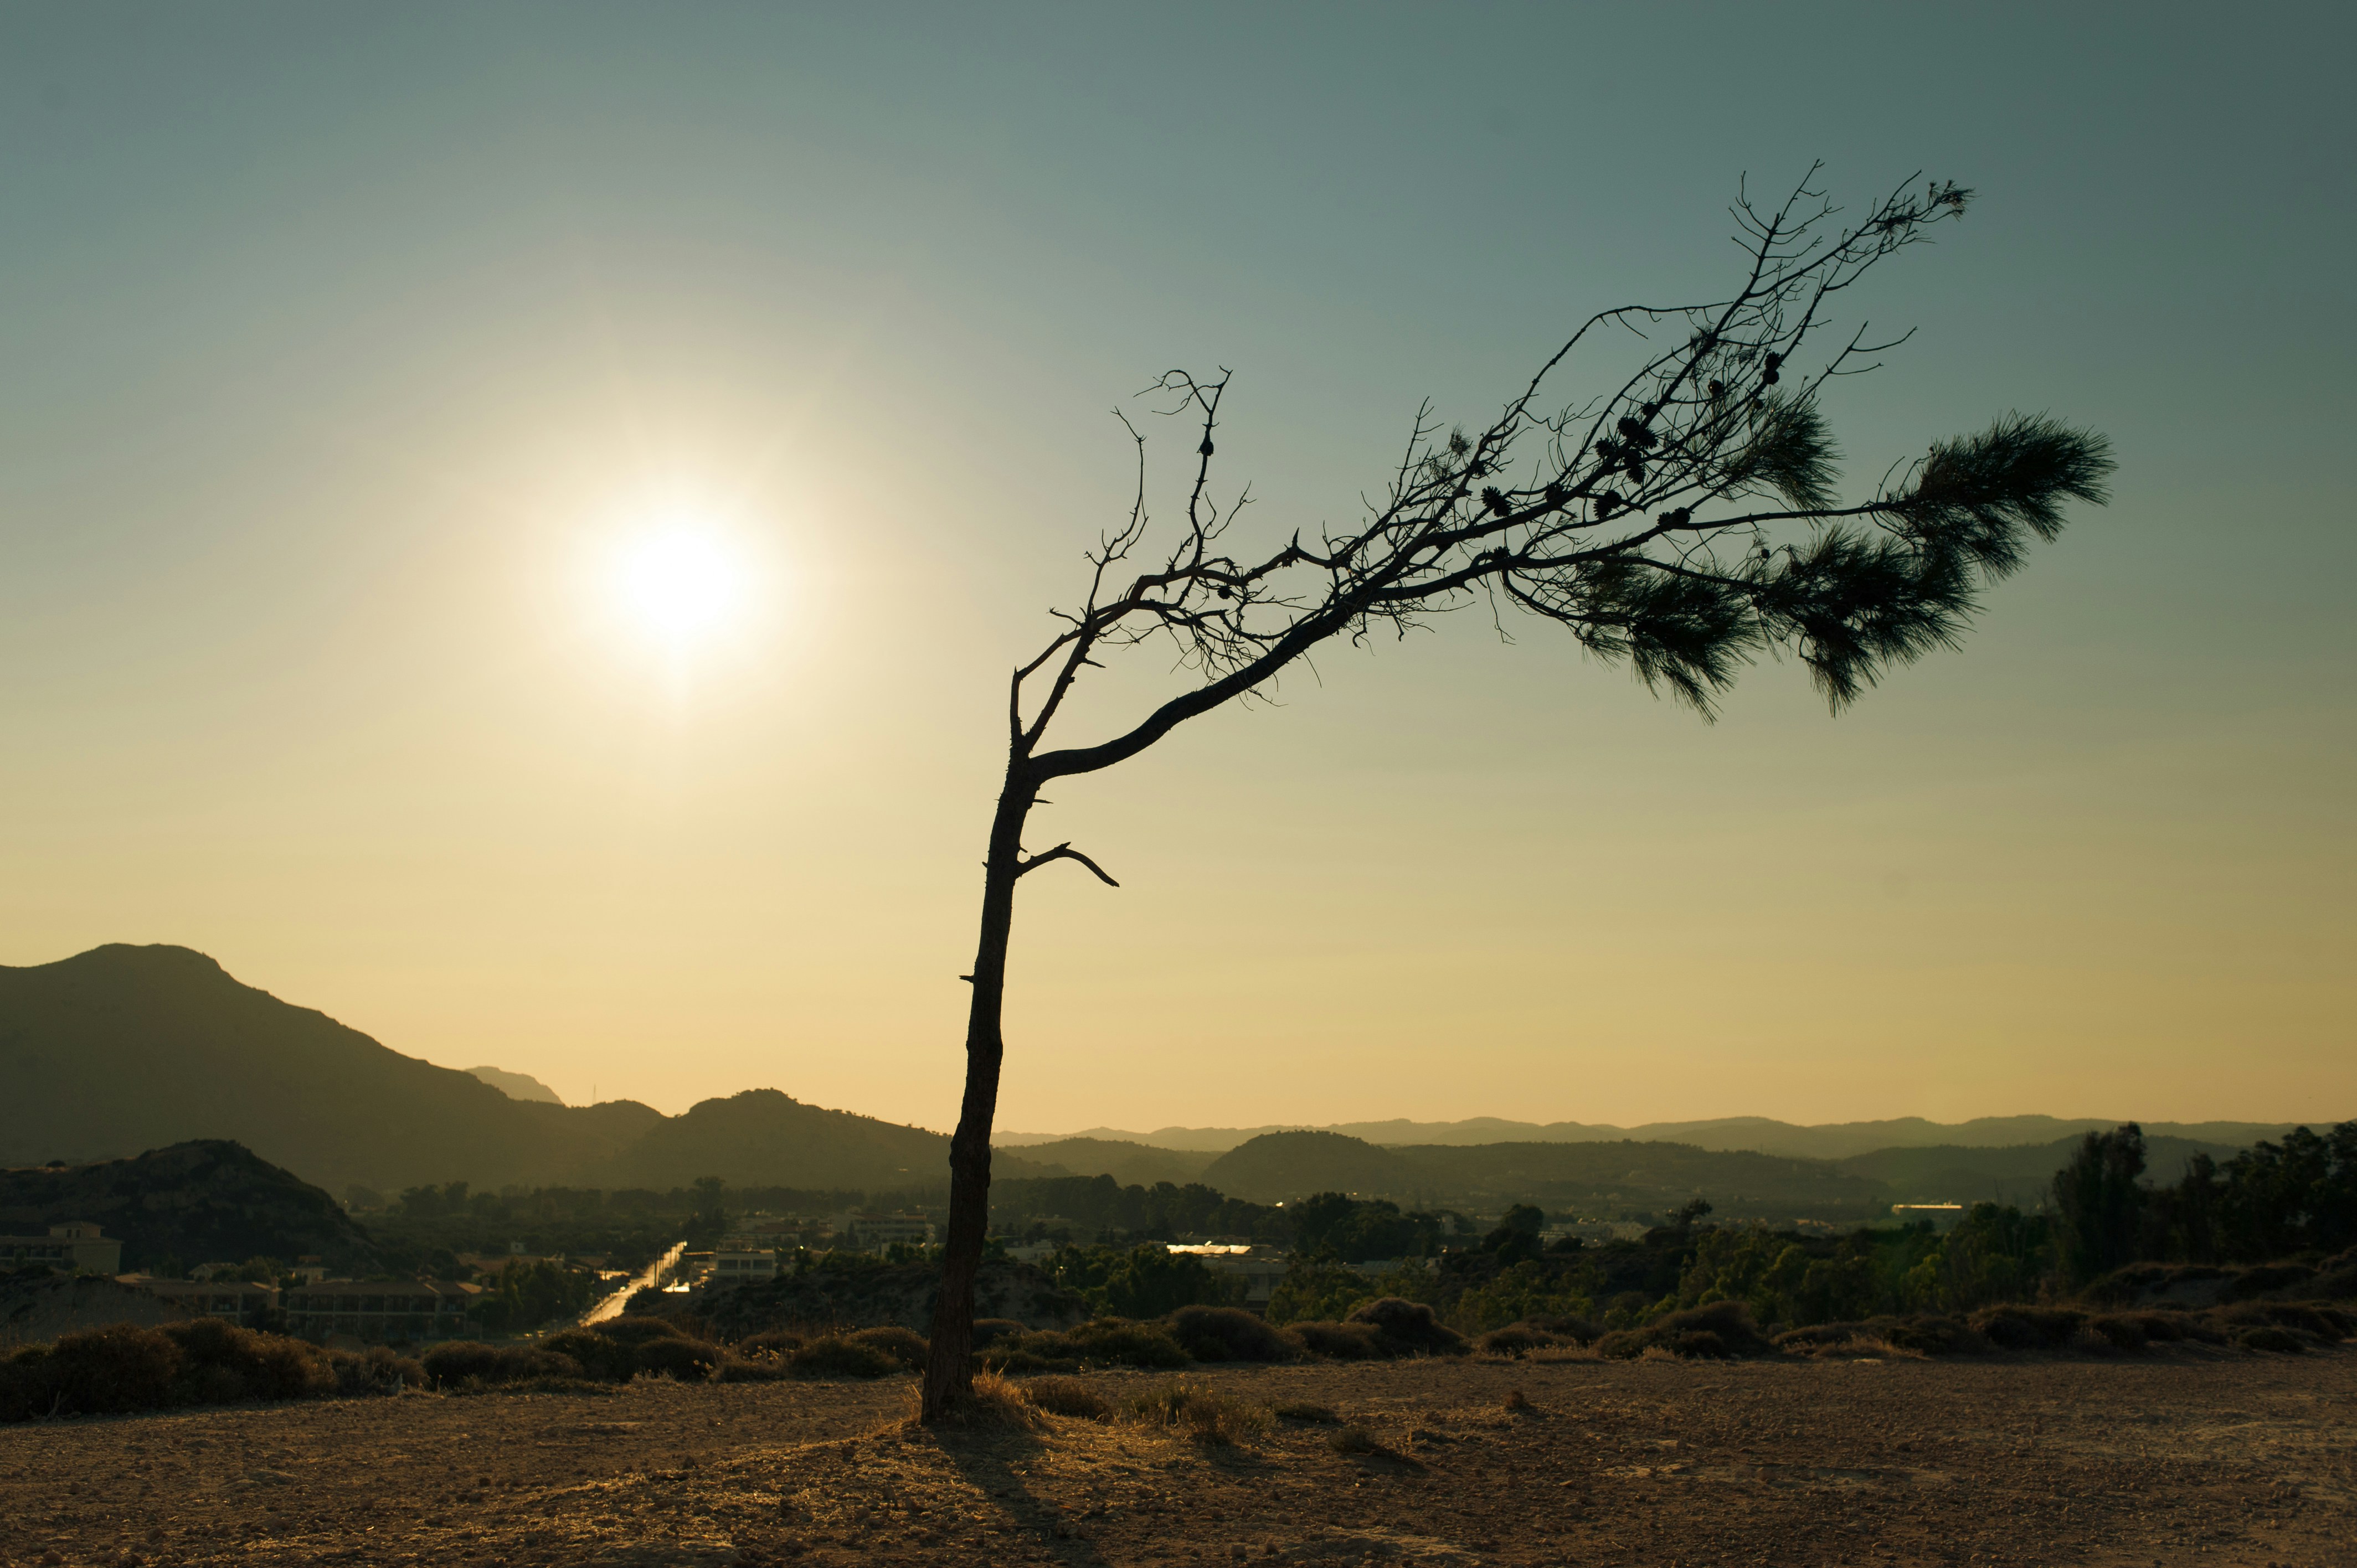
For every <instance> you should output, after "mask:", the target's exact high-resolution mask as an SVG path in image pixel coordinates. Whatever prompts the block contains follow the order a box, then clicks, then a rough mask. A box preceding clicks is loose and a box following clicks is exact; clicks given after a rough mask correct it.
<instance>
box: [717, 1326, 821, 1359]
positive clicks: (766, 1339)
mask: <svg viewBox="0 0 2357 1568" xmlns="http://www.w3.org/2000/svg"><path fill="white" fill-rule="evenodd" d="M809 1338H810V1336H808V1335H807V1334H797V1333H795V1332H794V1331H793V1330H792V1329H791V1328H765V1329H763V1330H762V1331H761V1332H760V1333H759V1334H748V1335H747V1336H746V1337H744V1338H742V1339H739V1340H738V1341H737V1343H736V1345H735V1346H734V1347H732V1348H734V1349H735V1350H736V1352H737V1354H738V1355H740V1356H775V1357H777V1358H779V1359H781V1360H782V1359H784V1358H785V1357H786V1356H788V1355H790V1354H791V1353H792V1352H793V1351H796V1350H799V1349H801V1348H802V1346H803V1345H804V1344H805V1343H806V1342H808V1340H809Z"/></svg>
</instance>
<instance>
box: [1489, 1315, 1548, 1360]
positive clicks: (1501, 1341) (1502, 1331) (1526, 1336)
mask: <svg viewBox="0 0 2357 1568" xmlns="http://www.w3.org/2000/svg"><path fill="white" fill-rule="evenodd" d="M1568 1343H1570V1341H1568V1340H1566V1338H1564V1337H1563V1336H1561V1335H1559V1334H1550V1333H1548V1332H1547V1331H1546V1330H1545V1329H1544V1328H1534V1327H1533V1326H1531V1325H1530V1324H1529V1323H1527V1322H1524V1323H1509V1324H1508V1325H1506V1326H1505V1327H1503V1328H1492V1329H1491V1330H1490V1332H1489V1333H1487V1334H1484V1335H1482V1336H1481V1337H1480V1338H1478V1339H1476V1340H1474V1341H1473V1348H1475V1349H1476V1350H1479V1351H1480V1352H1481V1353H1482V1354H1483V1355H1485V1356H1527V1355H1529V1354H1530V1353H1531V1352H1532V1351H1534V1350H1550V1349H1554V1348H1557V1347H1559V1346H1562V1345H1566V1344H1568Z"/></svg>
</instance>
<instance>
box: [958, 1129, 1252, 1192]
mask: <svg viewBox="0 0 2357 1568" xmlns="http://www.w3.org/2000/svg"><path fill="white" fill-rule="evenodd" d="M1015 1157H1016V1158H1017V1159H1020V1160H1023V1161H1026V1162H1028V1163H1030V1164H1033V1165H1054V1166H1060V1167H1061V1168H1062V1169H1063V1170H1065V1171H1067V1172H1069V1173H1071V1175H1073V1176H1111V1177H1113V1179H1114V1180H1115V1181H1117V1182H1119V1183H1121V1184H1122V1185H1123V1186H1124V1187H1152V1186H1153V1185H1154V1184H1155V1183H1157V1182H1164V1181H1167V1182H1171V1183H1174V1184H1176V1185H1178V1186H1180V1187H1184V1186H1186V1185H1187V1184H1188V1183H1189V1182H1190V1181H1200V1180H1202V1179H1203V1173H1204V1171H1206V1170H1207V1169H1209V1168H1210V1167H1211V1162H1212V1160H1213V1159H1215V1158H1217V1156H1216V1155H1209V1154H1204V1153H1201V1152H1200V1151H1196V1150H1188V1149H1155V1148H1148V1147H1147V1146H1146V1144H1132V1143H1126V1142H1121V1141H1116V1140H1113V1139H1106V1138H1059V1139H1057V1140H1055V1141H1054V1142H1053V1143H1047V1144H1024V1145H1022V1146H1021V1147H1020V1148H1019V1149H1018V1150H1017V1151H1016V1152H1015ZM1008 1159H1009V1156H1008V1151H1007V1150H1006V1149H1004V1148H1001V1149H999V1150H997V1151H996V1155H995V1156H994V1159H993V1164H992V1169H993V1171H994V1173H996V1175H1000V1176H1006V1175H1009V1174H1011V1167H1010V1165H1009V1163H1008Z"/></svg>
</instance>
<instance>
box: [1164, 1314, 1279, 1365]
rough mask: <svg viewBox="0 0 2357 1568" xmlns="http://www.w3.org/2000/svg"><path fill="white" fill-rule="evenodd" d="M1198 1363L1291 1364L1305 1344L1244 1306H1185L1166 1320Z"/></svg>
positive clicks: (1183, 1346)
mask: <svg viewBox="0 0 2357 1568" xmlns="http://www.w3.org/2000/svg"><path fill="white" fill-rule="evenodd" d="M1164 1321H1165V1322H1166V1323H1168V1325H1169V1326H1170V1337H1172V1338H1173V1339H1176V1340H1177V1341H1178V1342H1179V1346H1180V1347H1181V1348H1184V1349H1185V1350H1186V1352H1187V1354H1189V1356H1192V1357H1193V1358H1195V1359H1197V1360H1198V1361H1290V1360H1292V1359H1295V1358H1296V1357H1297V1356H1299V1355H1300V1354H1301V1340H1300V1338H1299V1337H1297V1336H1296V1335H1292V1334H1288V1333H1286V1331H1285V1330H1284V1329H1282V1328H1276V1327H1272V1326H1270V1325H1269V1324H1268V1323H1267V1322H1266V1321H1265V1319H1262V1318H1259V1317H1255V1316H1253V1315H1252V1314H1251V1313H1249V1312H1246V1311H1244V1310H1243V1308H1242V1307H1240V1306H1182V1307H1180V1308H1179V1310H1178V1311H1176V1312H1174V1313H1172V1314H1171V1315H1170V1316H1168V1318H1166V1319H1164Z"/></svg>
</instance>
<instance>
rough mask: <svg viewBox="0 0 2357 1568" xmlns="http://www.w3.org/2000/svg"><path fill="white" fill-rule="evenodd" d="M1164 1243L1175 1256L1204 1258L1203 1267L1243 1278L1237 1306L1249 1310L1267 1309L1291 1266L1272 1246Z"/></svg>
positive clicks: (1232, 1277) (1189, 1242)
mask: <svg viewBox="0 0 2357 1568" xmlns="http://www.w3.org/2000/svg"><path fill="white" fill-rule="evenodd" d="M1164 1245H1166V1246H1167V1247H1168V1249H1169V1250H1170V1251H1171V1252H1172V1253H1174V1254H1176V1255H1179V1256H1182V1257H1192V1258H1200V1259H1202V1260H1203V1263H1204V1266H1206V1267H1207V1268H1209V1269H1210V1270H1211V1272H1212V1273H1215V1274H1225V1275H1227V1276H1228V1277H1230V1278H1231V1279H1235V1280H1239V1281H1241V1282H1242V1283H1243V1300H1242V1301H1241V1302H1240V1303H1239V1304H1238V1305H1242V1306H1243V1308H1244V1309H1245V1310H1247V1311H1250V1312H1265V1311H1266V1310H1267V1309H1268V1300H1269V1297H1271V1296H1273V1295H1275V1294H1276V1287H1277V1286H1278V1285H1281V1284H1283V1283H1285V1275H1286V1270H1287V1269H1288V1268H1289V1267H1290V1266H1291V1265H1290V1262H1289V1261H1288V1260H1287V1259H1286V1256H1285V1254H1284V1253H1282V1252H1279V1251H1276V1250H1275V1248H1273V1247H1254V1246H1249V1245H1246V1244H1244V1243H1243V1242H1232V1241H1170V1242H1166V1243H1164Z"/></svg>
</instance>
